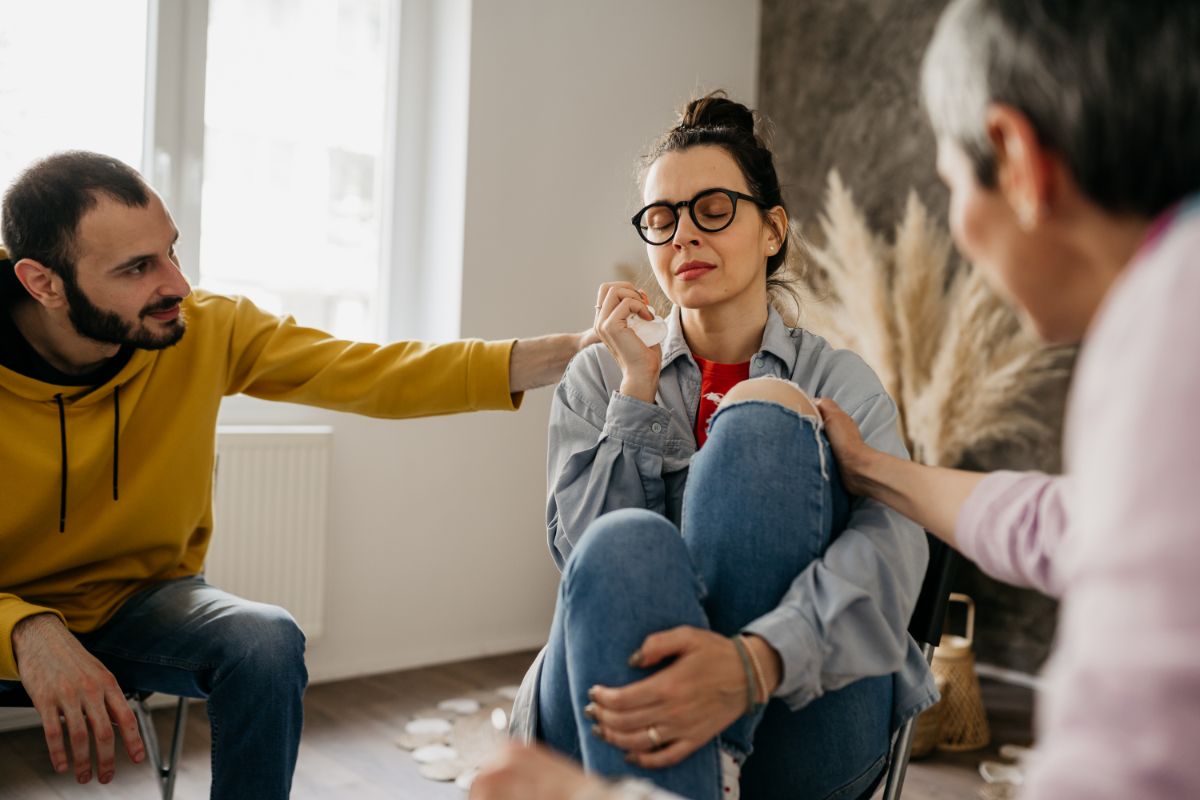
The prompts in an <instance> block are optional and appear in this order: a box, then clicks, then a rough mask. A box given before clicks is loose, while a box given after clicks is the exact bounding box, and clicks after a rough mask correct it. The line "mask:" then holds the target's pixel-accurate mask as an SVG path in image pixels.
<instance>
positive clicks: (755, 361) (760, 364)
mask: <svg viewBox="0 0 1200 800" xmlns="http://www.w3.org/2000/svg"><path fill="white" fill-rule="evenodd" d="M762 365H763V360H762V359H761V358H756V359H754V366H756V367H761V366H762Z"/></svg>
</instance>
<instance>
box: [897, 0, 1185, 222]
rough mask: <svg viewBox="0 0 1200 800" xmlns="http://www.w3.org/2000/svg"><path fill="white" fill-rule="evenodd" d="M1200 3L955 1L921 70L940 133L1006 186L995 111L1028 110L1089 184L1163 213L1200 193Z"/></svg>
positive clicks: (986, 178)
mask: <svg viewBox="0 0 1200 800" xmlns="http://www.w3.org/2000/svg"><path fill="white" fill-rule="evenodd" d="M1198 42H1200V2H1196V0H954V2H952V3H951V4H950V6H949V7H948V8H947V9H946V11H945V12H944V13H943V14H942V18H941V19H940V20H939V22H938V26H937V30H936V31H935V33H934V36H933V41H932V42H931V43H930V45H929V48H928V50H926V52H925V59H924V63H923V64H922V68H921V93H922V98H923V100H924V103H925V108H926V110H927V112H928V114H929V118H930V122H931V123H932V124H933V127H934V131H935V132H936V133H937V135H938V136H939V137H946V138H948V139H950V140H951V141H953V142H955V143H956V144H958V145H959V146H960V147H961V148H962V149H963V151H964V152H965V153H966V154H967V156H968V158H970V159H971V162H972V164H973V165H974V168H975V174H976V177H977V178H978V179H979V181H980V182H981V183H982V184H983V185H985V186H988V187H994V186H995V185H996V155H995V152H994V150H993V148H992V144H991V141H990V140H989V139H988V135H987V130H986V128H985V112H986V110H987V107H988V106H989V105H991V104H995V103H1000V104H1005V105H1009V106H1012V107H1014V108H1016V109H1018V110H1019V111H1021V112H1022V113H1023V114H1025V115H1026V116H1027V117H1028V118H1029V121H1030V123H1031V124H1032V125H1033V128H1034V130H1035V131H1036V132H1037V135H1038V137H1039V139H1040V140H1041V142H1042V143H1043V145H1045V146H1046V147H1048V148H1049V149H1051V150H1053V151H1055V152H1057V153H1058V154H1059V155H1060V156H1061V157H1062V158H1063V160H1064V162H1065V163H1066V165H1067V167H1068V168H1069V169H1070V171H1071V174H1072V176H1073V177H1074V179H1075V181H1076V182H1077V183H1078V184H1079V187H1080V189H1081V190H1082V191H1083V192H1084V193H1085V194H1086V195H1087V196H1088V197H1089V198H1090V199H1091V200H1092V201H1093V202H1095V203H1096V204H1097V205H1099V206H1100V207H1102V208H1104V209H1106V210H1108V211H1110V212H1113V213H1135V214H1139V215H1142V216H1145V217H1154V216H1156V215H1158V214H1159V213H1161V212H1162V211H1163V210H1165V209H1167V208H1169V207H1170V206H1171V205H1173V204H1174V203H1176V202H1178V201H1179V200H1180V199H1182V198H1184V197H1186V196H1187V195H1189V194H1192V193H1194V192H1197V191H1200V55H1198V54H1197V51H1196V48H1197V43H1198Z"/></svg>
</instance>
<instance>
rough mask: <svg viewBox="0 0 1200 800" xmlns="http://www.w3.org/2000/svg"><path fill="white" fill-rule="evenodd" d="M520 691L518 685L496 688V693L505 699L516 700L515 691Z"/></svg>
mask: <svg viewBox="0 0 1200 800" xmlns="http://www.w3.org/2000/svg"><path fill="white" fill-rule="evenodd" d="M519 691H521V687H520V686H501V687H500V688H499V689H497V690H496V694H498V695H500V696H501V697H503V698H504V699H505V700H516V699H517V692H519Z"/></svg>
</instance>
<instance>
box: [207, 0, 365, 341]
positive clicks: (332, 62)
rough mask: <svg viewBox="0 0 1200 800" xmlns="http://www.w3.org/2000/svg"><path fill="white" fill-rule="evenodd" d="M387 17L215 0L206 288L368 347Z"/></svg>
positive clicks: (315, 3) (323, 0)
mask: <svg viewBox="0 0 1200 800" xmlns="http://www.w3.org/2000/svg"><path fill="white" fill-rule="evenodd" d="M387 10H388V9H387V8H386V3H385V1H384V0H338V2H329V1H328V0H210V2H209V21H208V42H207V53H208V56H207V59H206V62H207V64H206V76H205V84H206V88H205V97H204V172H203V174H204V177H203V184H202V190H201V210H200V282H201V285H203V286H204V287H205V288H207V289H211V290H213V291H218V292H223V293H229V294H244V295H247V296H249V297H251V298H252V299H253V300H255V302H256V303H258V304H259V305H261V306H262V307H263V308H266V309H268V310H270V311H274V312H277V313H279V312H290V313H293V314H295V315H296V316H297V317H298V318H299V319H301V320H302V321H303V322H305V323H306V324H310V325H314V326H316V327H319V328H322V329H325V330H329V331H332V332H334V333H335V334H337V335H339V336H342V337H345V338H352V339H370V338H375V337H376V335H377V331H378V327H379V326H378V321H379V317H380V314H379V311H380V309H379V308H378V305H379V297H380V295H381V292H380V269H379V266H380V255H381V225H380V219H381V213H380V210H381V202H380V198H381V184H382V169H381V165H382V163H383V145H384V108H385V105H386V103H385V99H386V89H387V81H386V78H387V69H386V68H387V63H388V59H387V55H388V54H387V52H386V48H387V43H388V37H387V36H386V35H385V21H386V16H387Z"/></svg>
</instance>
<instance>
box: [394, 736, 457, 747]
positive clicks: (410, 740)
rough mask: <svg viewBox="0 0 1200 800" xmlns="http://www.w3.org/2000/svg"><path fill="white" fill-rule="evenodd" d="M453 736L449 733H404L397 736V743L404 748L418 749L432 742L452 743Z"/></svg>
mask: <svg viewBox="0 0 1200 800" xmlns="http://www.w3.org/2000/svg"><path fill="white" fill-rule="evenodd" d="M452 738H453V737H452V736H451V734H450V733H449V732H447V733H402V734H400V735H399V736H397V737H396V745H397V746H398V747H400V748H402V749H404V750H416V749H417V748H418V747H427V746H429V745H431V744H452V742H451V739H452Z"/></svg>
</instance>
